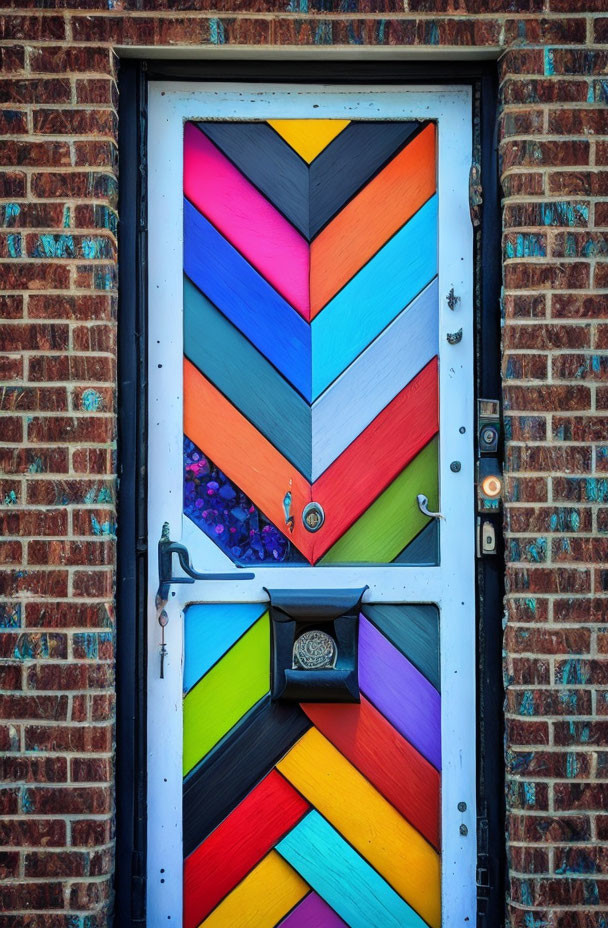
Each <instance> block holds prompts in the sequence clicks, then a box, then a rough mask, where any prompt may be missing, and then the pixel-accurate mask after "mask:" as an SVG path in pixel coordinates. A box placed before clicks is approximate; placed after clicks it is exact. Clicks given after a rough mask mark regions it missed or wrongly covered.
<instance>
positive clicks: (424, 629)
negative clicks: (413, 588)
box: [362, 603, 441, 690]
mask: <svg viewBox="0 0 608 928" xmlns="http://www.w3.org/2000/svg"><path fill="white" fill-rule="evenodd" d="M362 612H363V614H364V615H365V616H366V617H367V618H368V619H369V620H370V622H371V623H372V624H373V625H375V626H376V628H379V629H380V631H381V632H382V634H383V635H384V636H385V637H386V638H388V639H389V641H391V642H392V643H393V644H394V645H395V647H396V648H398V649H399V650H400V651H401V653H402V654H403V655H404V656H405V657H407V659H408V660H410V661H411V662H412V664H413V665H414V667H416V668H417V669H418V670H419V671H420V673H422V674H424V676H425V677H426V678H427V680H428V681H429V683H431V684H432V685H433V686H434V687H435V689H436V690H440V689H441V687H440V683H441V675H440V672H439V609H438V608H437V607H436V606H429V605H416V604H413V603H400V604H398V605H396V604H393V603H377V604H375V605H371V604H370V605H368V604H367V603H366V604H365V606H364V607H363V609H362Z"/></svg>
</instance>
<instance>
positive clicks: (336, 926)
mask: <svg viewBox="0 0 608 928" xmlns="http://www.w3.org/2000/svg"><path fill="white" fill-rule="evenodd" d="M278 928H346V924H345V922H343V921H342V919H341V918H340V916H339V915H336V913H335V912H334V910H333V909H330V907H329V906H328V905H327V903H326V902H324V901H323V900H322V899H321V897H320V896H317V894H316V893H310V894H309V895H308V896H306V898H305V899H303V900H302V902H300V904H299V905H297V906H296V907H295V909H293V910H292V911H291V912H290V913H289V915H288V916H287V918H285V919H283V921H282V922H280V923H279V926H278Z"/></svg>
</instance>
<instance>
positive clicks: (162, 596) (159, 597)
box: [156, 522, 255, 607]
mask: <svg viewBox="0 0 608 928" xmlns="http://www.w3.org/2000/svg"><path fill="white" fill-rule="evenodd" d="M174 554H177V559H178V561H179V566H180V567H181V569H182V570H183V571H184V573H185V574H187V576H186V577H174V576H173V555H174ZM254 578H255V574H254V573H253V572H252V571H245V570H242V569H241V568H240V567H237V568H235V570H231V571H228V572H227V573H213V572H212V571H199V570H195V569H194V567H193V566H192V564H191V561H190V552H189V551H188V549H187V547H186V546H185V545H182V544H180V543H179V542H178V541H171V539H170V538H169V523H168V522H165V523H164V525H163V530H162V533H161V536H160V541H159V542H158V592H157V593H156V605H157V607H158V605H159V603H166V602H167V600H168V599H169V590H170V588H171V585H172V584H173V583H194V582H195V580H253V579H254Z"/></svg>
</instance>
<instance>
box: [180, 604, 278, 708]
mask: <svg viewBox="0 0 608 928" xmlns="http://www.w3.org/2000/svg"><path fill="white" fill-rule="evenodd" d="M265 609H266V606H265V605H264V604H263V603H210V604H204V605H200V604H198V603H197V604H195V605H193V606H188V608H187V609H186V612H185V614H184V693H187V692H188V690H190V689H192V687H193V686H194V684H195V683H198V681H199V680H200V678H201V677H202V676H203V675H204V674H206V673H207V671H208V670H209V669H210V668H211V667H212V666H213V665H214V664H215V662H216V661H219V659H220V657H223V655H224V654H225V653H226V651H228V650H229V648H231V647H232V645H233V644H234V643H235V641H237V639H239V638H240V637H241V635H244V634H245V632H246V631H247V629H248V628H250V627H251V626H252V625H253V623H254V622H255V621H256V619H258V618H259V617H260V616H261V615H262V614H263V613H264V611H265Z"/></svg>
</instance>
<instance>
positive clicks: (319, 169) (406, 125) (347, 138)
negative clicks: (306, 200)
mask: <svg viewBox="0 0 608 928" xmlns="http://www.w3.org/2000/svg"><path fill="white" fill-rule="evenodd" d="M419 126H420V123H418V122H397V121H395V122H375V121H368V122H363V121H361V122H351V123H350V124H349V125H348V126H347V127H346V128H345V129H344V130H343V131H342V132H340V134H339V135H338V136H337V137H336V138H335V139H334V140H333V142H331V143H330V144H329V145H328V146H327V148H324V149H323V151H322V152H321V153H320V154H319V155H318V156H317V157H316V158H315V160H314V161H313V162H312V164H311V166H310V235H309V238H314V236H315V235H317V234H318V232H319V231H320V230H321V229H322V228H323V226H324V225H325V224H326V223H327V222H329V220H330V219H331V218H332V217H333V216H335V214H336V213H337V212H338V210H340V209H342V207H343V206H344V205H345V204H346V203H347V202H348V200H350V198H351V197H352V196H354V194H356V193H357V192H358V191H359V190H360V189H361V187H363V186H364V185H365V184H366V183H367V182H368V181H369V180H371V178H372V177H373V176H374V174H376V173H377V172H378V171H379V170H381V169H382V168H383V167H384V166H385V164H386V162H387V161H388V160H389V158H391V157H392V156H393V155H394V154H395V153H396V151H397V149H398V148H400V147H401V146H402V145H403V144H404V143H405V142H407V140H408V139H409V138H410V137H411V136H412V135H413V134H414V132H417V131H418V128H419Z"/></svg>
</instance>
